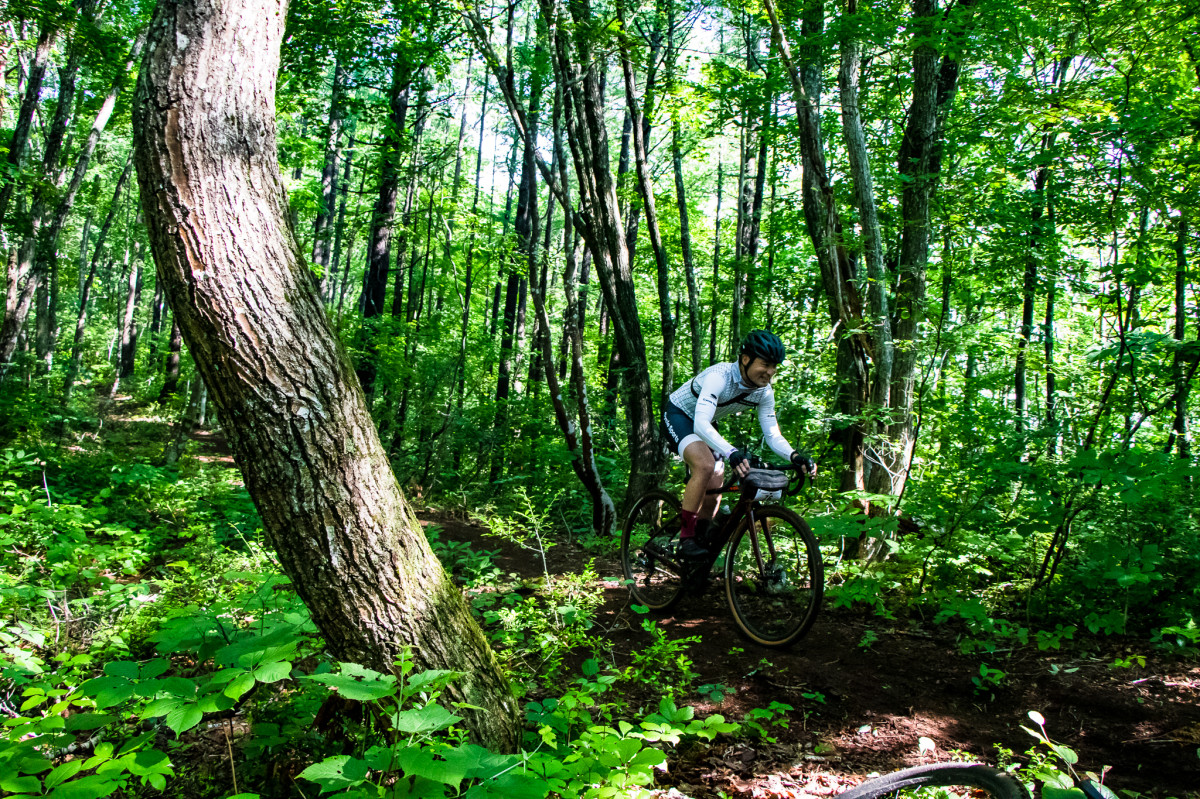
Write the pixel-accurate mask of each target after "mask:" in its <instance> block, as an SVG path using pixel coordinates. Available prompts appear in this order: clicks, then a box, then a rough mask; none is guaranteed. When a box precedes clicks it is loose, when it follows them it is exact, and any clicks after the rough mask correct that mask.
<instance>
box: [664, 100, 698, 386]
mask: <svg viewBox="0 0 1200 799" xmlns="http://www.w3.org/2000/svg"><path fill="white" fill-rule="evenodd" d="M679 127H680V126H679V119H678V118H676V119H674V120H673V121H672V123H671V161H672V166H673V168H674V171H675V206H676V208H678V210H679V247H680V250H681V254H682V255H683V273H684V279H685V280H686V281H687V294H688V332H689V333H691V337H692V374H699V373H700V360H701V350H700V347H701V345H702V339H701V332H700V292H699V290H698V289H697V287H696V267H695V264H694V263H693V261H692V233H691V229H690V227H689V225H688V208H687V198H686V196H685V193H684V191H685V190H684V186H683V151H682V148H681V147H680V144H679Z"/></svg>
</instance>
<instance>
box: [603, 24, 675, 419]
mask: <svg viewBox="0 0 1200 799" xmlns="http://www.w3.org/2000/svg"><path fill="white" fill-rule="evenodd" d="M623 15H624V5H623V4H622V3H618V4H617V17H618V19H621V24H622V25H624V24H625V22H624V19H623ZM661 38H662V37H661V34H659V35H658V38H657V39H656V40H655V41H654V44H653V46H652V47H651V49H650V54H649V58H650V60H651V61H650V74H649V75H648V77H647V79H646V84H647V85H646V98H645V100H646V105H645V108H644V109H639V108H638V104H637V96H636V95H635V94H634V84H633V61H632V59H631V58H630V56H629V48H628V45H625V44H622V46H621V71H622V73H623V74H624V76H625V102H626V104H627V105H628V107H629V112H630V114H631V116H632V117H633V158H634V163H635V165H636V167H637V177H638V189H639V191H640V193H641V197H642V205H643V207H644V208H645V210H646V230H647V231H648V232H649V234H650V247H651V249H652V250H653V251H654V263H655V266H656V267H657V269H656V274H657V276H658V316H659V325H660V329H661V331H662V342H663V344H662V347H663V349H662V381H661V383H660V384H659V385H660V387H661V391H660V397H659V408H662V409H665V408H666V405H667V397H669V396H670V395H671V391H672V390H673V389H674V388H675V318H674V316H673V315H672V313H671V290H670V286H671V264H670V263H669V262H668V260H667V248H666V246H665V245H664V244H663V239H662V231H661V230H660V229H659V227H658V210H657V208H656V207H655V201H654V183H653V182H652V180H651V178H650V166H649V164H648V163H647V162H646V136H645V134H646V132H647V131H648V130H649V127H650V125H649V121H648V120H649V116H650V114H651V113H652V111H653V97H654V96H653V86H654V79H653V69H654V63H655V59H656V58H657V55H658V44H659V42H660V41H661Z"/></svg>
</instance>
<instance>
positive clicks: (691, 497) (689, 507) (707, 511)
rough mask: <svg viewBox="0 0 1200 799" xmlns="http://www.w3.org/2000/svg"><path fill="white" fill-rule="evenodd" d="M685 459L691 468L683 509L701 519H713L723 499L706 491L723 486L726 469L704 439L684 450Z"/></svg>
mask: <svg viewBox="0 0 1200 799" xmlns="http://www.w3.org/2000/svg"><path fill="white" fill-rule="evenodd" d="M683 459H684V460H685V461H686V462H687V465H688V469H690V470H691V477H689V478H688V482H687V487H686V488H684V489H683V509H684V510H686V511H689V512H691V513H695V514H696V515H697V516H698V517H699V518H701V519H711V518H712V517H713V515H714V514H715V513H716V509H717V505H718V504H719V503H720V501H721V497H720V495H719V494H712V495H706V494H705V492H707V491H710V490H712V489H714V488H720V487H721V481H722V479H723V477H724V474H725V472H724V470H723V469H721V468H720V467H721V466H723V465H724V464H718V463H717V460H716V458H714V457H713V453H712V450H711V449H709V448H708V445H707V444H705V443H704V442H702V441H693V442H692V443H690V444H688V445H687V447H686V448H685V449H684V450H683Z"/></svg>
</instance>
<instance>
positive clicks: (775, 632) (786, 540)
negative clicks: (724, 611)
mask: <svg viewBox="0 0 1200 799" xmlns="http://www.w3.org/2000/svg"><path fill="white" fill-rule="evenodd" d="M754 517H755V523H756V525H757V528H758V550H759V551H758V552H756V551H755V546H754V544H755V541H754V539H755V536H753V535H751V531H750V524H749V517H748V516H747V517H746V518H745V519H744V520H743V521H742V522H741V523H740V524H739V525H738V529H737V530H736V531H735V532H734V534H733V538H732V539H731V540H730V542H729V550H728V552H727V553H726V556H725V597H726V598H727V599H728V600H729V610H730V611H731V612H732V613H733V619H734V621H735V622H737V626H738V628H739V629H740V630H741V632H742V634H743V635H745V636H746V637H747V638H749V639H750V640H751V641H754V642H755V643H757V644H760V645H762V646H768V647H775V648H780V649H782V648H784V647H788V646H791V645H792V644H794V643H795V642H796V641H798V640H800V639H801V638H803V637H804V636H805V634H807V633H808V631H809V629H811V628H812V625H813V622H815V621H816V620H817V613H818V611H820V609H821V599H822V597H823V596H824V594H825V566H824V564H823V563H822V561H821V548H820V546H819V545H818V544H817V539H816V536H814V535H813V534H812V530H810V529H809V527H808V523H807V522H805V521H804V519H801V518H800V516H798V515H797V514H796V513H794V512H793V511H790V510H788V509H787V508H784V507H780V506H778V505H763V506H761V507H758V508H755V509H754ZM764 531H765V533H766V534H765V535H764ZM764 546H765V548H766V551H763V548H764ZM760 556H761V557H760ZM760 564H761V566H762V567H765V568H766V570H767V572H768V573H766V574H764V573H763V569H762V568H761V567H760Z"/></svg>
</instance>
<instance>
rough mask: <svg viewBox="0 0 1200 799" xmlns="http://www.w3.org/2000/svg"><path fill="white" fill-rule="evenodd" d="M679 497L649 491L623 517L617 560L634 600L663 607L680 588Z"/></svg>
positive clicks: (649, 605)
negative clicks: (621, 563) (619, 554)
mask: <svg viewBox="0 0 1200 799" xmlns="http://www.w3.org/2000/svg"><path fill="white" fill-rule="evenodd" d="M680 525H681V519H680V515H679V500H678V499H677V498H675V497H674V496H672V495H670V494H667V493H666V492H663V491H650V492H648V493H647V494H646V495H645V496H643V497H642V498H641V499H639V500H638V501H637V502H636V503H634V506H633V508H632V509H631V510H630V512H629V516H628V518H627V519H626V520H625V528H624V531H623V533H622V536H621V560H622V562H623V565H624V569H625V579H626V580H627V581H629V588H630V590H631V591H632V592H633V598H634V600H635V601H636V602H638V603H640V604H643V605H646V606H648V607H649V608H650V609H652V610H663V609H665V608H667V607H669V606H671V605H672V604H674V603H675V601H676V600H678V598H679V595H680V593H681V591H682V588H683V576H682V575H683V568H682V564H681V562H680V560H679V557H678V554H677V551H676V550H677V549H678V545H679V528H680Z"/></svg>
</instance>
